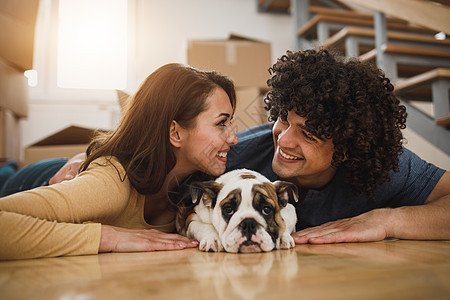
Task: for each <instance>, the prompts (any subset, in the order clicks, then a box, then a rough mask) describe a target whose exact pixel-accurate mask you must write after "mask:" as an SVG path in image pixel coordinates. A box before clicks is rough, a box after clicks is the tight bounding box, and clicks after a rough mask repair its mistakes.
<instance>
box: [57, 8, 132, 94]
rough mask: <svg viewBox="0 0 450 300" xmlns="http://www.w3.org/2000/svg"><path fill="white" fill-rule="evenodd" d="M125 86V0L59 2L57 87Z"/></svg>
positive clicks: (94, 87) (119, 87) (103, 87)
mask: <svg viewBox="0 0 450 300" xmlns="http://www.w3.org/2000/svg"><path fill="white" fill-rule="evenodd" d="M126 85H127V0H59V17H58V36H57V86H58V87H60V88H82V89H124V88H125V87H126Z"/></svg>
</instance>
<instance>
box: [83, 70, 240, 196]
mask: <svg viewBox="0 0 450 300" xmlns="http://www.w3.org/2000/svg"><path fill="white" fill-rule="evenodd" d="M217 87H220V88H222V89H223V90H224V91H225V92H226V93H227V95H228V97H229V99H230V102H231V106H232V108H233V111H234V109H235V107H236V93H235V89H234V84H233V82H232V81H231V80H229V79H228V78H226V77H224V76H222V75H219V74H218V73H216V72H206V71H199V70H197V69H195V68H192V67H189V66H185V65H181V64H168V65H165V66H162V67H160V68H159V69H157V70H156V71H155V72H153V73H152V74H150V75H149V76H148V77H147V78H146V79H145V80H144V82H143V83H142V84H141V86H140V87H139V89H138V91H137V92H136V93H135V94H134V96H133V97H132V98H131V99H130V101H129V103H128V107H127V109H126V110H125V112H124V115H123V117H122V120H121V122H120V124H119V125H118V127H117V129H116V130H114V131H112V132H110V133H98V135H97V136H96V138H95V139H94V140H93V141H92V142H91V143H90V145H89V147H88V149H87V151H86V154H87V159H86V161H85V162H84V164H83V165H82V166H81V171H84V170H86V169H87V167H88V166H89V165H90V164H91V163H92V162H93V161H94V160H95V159H97V158H99V157H101V156H106V157H111V156H114V157H116V158H117V159H118V160H119V162H120V163H121V164H122V166H123V167H124V169H125V171H126V176H128V178H129V180H130V182H131V185H132V186H133V187H134V188H135V189H136V190H137V191H138V192H139V193H141V194H153V193H156V192H158V191H159V190H160V189H161V187H162V185H163V183H164V180H165V178H166V176H167V174H168V173H169V172H170V170H172V169H173V167H174V166H175V163H176V157H175V154H174V149H173V148H172V145H171V144H170V142H169V130H170V125H171V123H172V121H173V120H175V121H177V122H178V123H179V124H180V125H181V126H182V127H183V128H187V129H191V128H193V127H195V124H196V118H197V116H198V115H199V114H200V113H201V112H202V111H204V110H206V109H207V102H206V99H207V98H208V96H209V95H210V94H211V93H212V91H213V90H214V89H215V88H217Z"/></svg>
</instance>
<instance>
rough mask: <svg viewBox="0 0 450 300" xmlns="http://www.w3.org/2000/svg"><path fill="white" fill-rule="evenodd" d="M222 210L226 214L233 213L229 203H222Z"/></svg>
mask: <svg viewBox="0 0 450 300" xmlns="http://www.w3.org/2000/svg"><path fill="white" fill-rule="evenodd" d="M222 212H223V213H224V214H225V215H227V216H231V215H232V214H234V210H233V208H232V207H231V205H224V206H223V207H222Z"/></svg>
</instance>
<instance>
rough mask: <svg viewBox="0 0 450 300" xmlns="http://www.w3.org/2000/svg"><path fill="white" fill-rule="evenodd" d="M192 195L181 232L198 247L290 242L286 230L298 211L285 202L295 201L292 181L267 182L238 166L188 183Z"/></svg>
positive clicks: (252, 248) (255, 247) (251, 248)
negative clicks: (208, 178) (202, 180)
mask: <svg viewBox="0 0 450 300" xmlns="http://www.w3.org/2000/svg"><path fill="white" fill-rule="evenodd" d="M191 197H192V201H193V202H194V204H196V206H195V207H194V212H193V213H192V214H190V215H189V216H188V217H187V219H186V222H185V224H184V230H181V231H182V232H181V233H183V234H185V235H186V236H188V237H189V238H193V239H196V240H198V241H199V242H200V244H199V249H200V250H202V251H214V252H219V251H223V250H225V251H227V252H232V253H238V252H239V253H251V252H262V251H271V250H273V249H275V248H276V249H280V248H281V249H289V248H291V247H294V246H295V243H294V239H293V238H292V237H291V233H292V232H293V231H294V230H295V224H296V222H297V215H296V213H295V208H294V206H293V205H292V204H290V203H288V202H289V201H295V202H297V201H298V196H297V187H296V186H295V185H294V184H292V183H289V182H285V181H276V182H270V181H269V180H268V179H267V178H266V177H264V176H263V175H261V174H260V173H258V172H255V171H250V170H246V169H239V170H234V171H231V172H228V173H225V174H223V175H222V176H220V177H219V178H217V179H216V180H215V181H206V182H196V183H193V184H192V185H191Z"/></svg>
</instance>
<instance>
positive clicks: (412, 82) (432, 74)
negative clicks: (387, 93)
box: [395, 68, 450, 92]
mask: <svg viewBox="0 0 450 300" xmlns="http://www.w3.org/2000/svg"><path fill="white" fill-rule="evenodd" d="M438 78H450V69H446V68H437V69H434V70H431V71H428V72H425V73H423V74H419V75H416V76H413V77H410V78H408V79H404V80H399V82H397V84H396V85H395V91H397V92H398V91H405V90H409V89H413V88H417V87H420V86H422V85H425V84H430V83H431V82H432V81H433V80H435V79H438Z"/></svg>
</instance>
